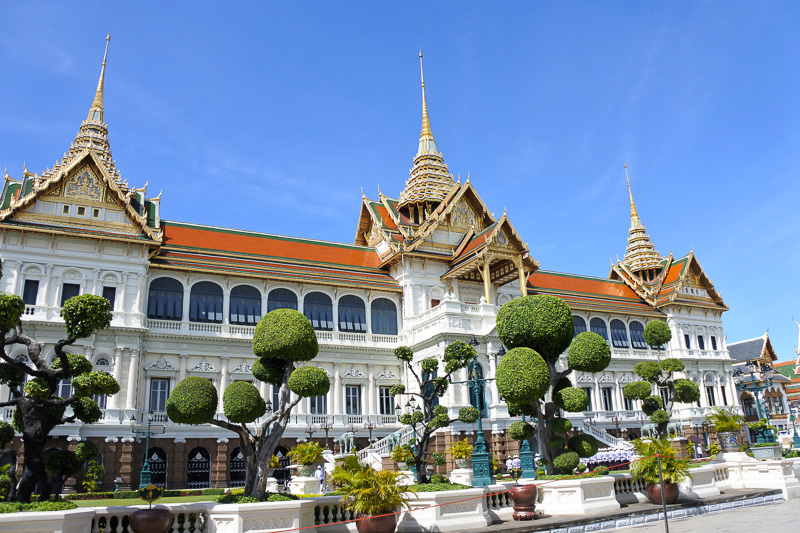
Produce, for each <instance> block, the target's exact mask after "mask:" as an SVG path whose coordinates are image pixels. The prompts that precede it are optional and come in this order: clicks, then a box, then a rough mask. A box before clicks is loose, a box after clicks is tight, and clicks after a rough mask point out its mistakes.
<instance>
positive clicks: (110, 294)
mask: <svg viewBox="0 0 800 533" xmlns="http://www.w3.org/2000/svg"><path fill="white" fill-rule="evenodd" d="M103 298H105V299H106V300H108V303H110V304H111V310H112V311H113V310H114V301H115V300H116V299H117V288H116V287H103Z"/></svg>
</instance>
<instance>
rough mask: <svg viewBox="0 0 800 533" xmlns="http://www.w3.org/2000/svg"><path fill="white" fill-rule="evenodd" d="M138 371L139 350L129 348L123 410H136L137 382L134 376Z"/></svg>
mask: <svg viewBox="0 0 800 533" xmlns="http://www.w3.org/2000/svg"><path fill="white" fill-rule="evenodd" d="M138 370H139V349H138V348H131V356H130V360H129V362H128V390H127V393H128V394H127V397H126V398H125V409H135V408H136V390H137V389H138V381H137V380H136V374H137V372H138Z"/></svg>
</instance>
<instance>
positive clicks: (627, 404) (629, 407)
mask: <svg viewBox="0 0 800 533" xmlns="http://www.w3.org/2000/svg"><path fill="white" fill-rule="evenodd" d="M623 400H625V410H626V411H633V410H634V409H633V401H631V400H629V399H627V398H624V397H623Z"/></svg>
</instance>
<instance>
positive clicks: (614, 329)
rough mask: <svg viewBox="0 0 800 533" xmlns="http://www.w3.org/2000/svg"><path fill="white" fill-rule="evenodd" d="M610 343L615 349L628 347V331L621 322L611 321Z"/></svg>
mask: <svg viewBox="0 0 800 533" xmlns="http://www.w3.org/2000/svg"><path fill="white" fill-rule="evenodd" d="M611 342H612V343H613V344H614V347H615V348H627V347H628V330H627V329H626V328H625V322H623V321H622V320H616V319H615V320H612V321H611Z"/></svg>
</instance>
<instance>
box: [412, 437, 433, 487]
mask: <svg viewBox="0 0 800 533" xmlns="http://www.w3.org/2000/svg"><path fill="white" fill-rule="evenodd" d="M431 435H432V433H429V432H427V431H426V432H425V433H423V434H422V437H420V439H419V442H417V453H416V456H417V457H416V459H417V461H416V464H414V471H415V472H416V474H417V483H419V484H422V483H428V471H427V469H426V466H427V464H426V461H425V460H426V459H427V458H428V445H429V444H430V441H431Z"/></svg>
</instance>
